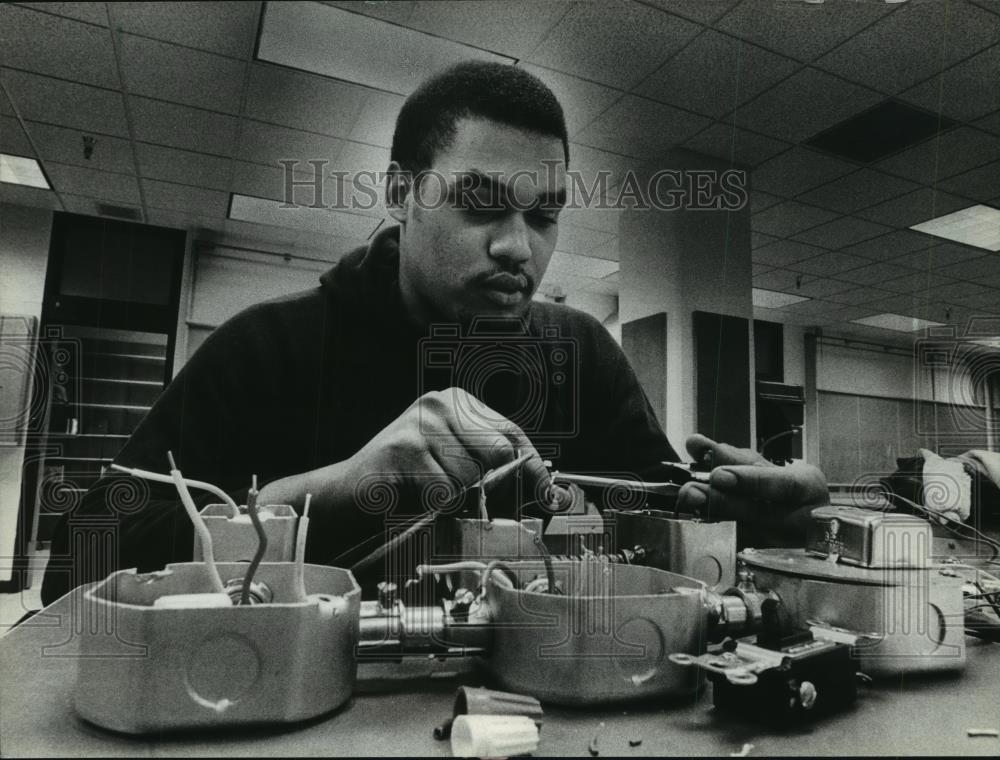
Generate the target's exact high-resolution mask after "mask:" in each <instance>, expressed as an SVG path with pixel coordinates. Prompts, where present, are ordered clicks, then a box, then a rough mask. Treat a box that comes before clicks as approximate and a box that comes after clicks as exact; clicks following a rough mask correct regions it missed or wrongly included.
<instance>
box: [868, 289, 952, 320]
mask: <svg viewBox="0 0 1000 760" xmlns="http://www.w3.org/2000/svg"><path fill="white" fill-rule="evenodd" d="M936 300H937V299H935V298H934V297H932V296H931V295H930V294H929V293H928V291H926V290H921V291H915V292H913V293H906V294H904V295H897V296H892V297H890V298H882V299H879V300H878V301H876V302H874V303H872V304H871V306H872V308H875V309H878V312H879V313H882V314H885V313H888V314H902V315H903V316H904V317H919V318H920V319H930V317H929V316H928V315H929V314H930V307H931V304H933V303H935V301H936Z"/></svg>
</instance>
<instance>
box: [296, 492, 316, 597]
mask: <svg viewBox="0 0 1000 760" xmlns="http://www.w3.org/2000/svg"><path fill="white" fill-rule="evenodd" d="M311 503H312V494H311V493H307V494H306V503H305V506H303V507H302V516H301V517H299V525H298V529H297V530H296V532H295V588H296V589H297V590H298V592H299V598H300V599H303V600H304V599H305V598H306V568H305V562H306V534H307V533H308V532H309V507H310V505H311Z"/></svg>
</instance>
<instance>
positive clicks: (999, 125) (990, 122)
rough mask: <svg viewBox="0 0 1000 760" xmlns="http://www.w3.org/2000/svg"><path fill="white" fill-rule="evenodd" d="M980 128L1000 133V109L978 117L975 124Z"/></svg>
mask: <svg viewBox="0 0 1000 760" xmlns="http://www.w3.org/2000/svg"><path fill="white" fill-rule="evenodd" d="M975 125H976V126H977V127H979V128H980V129H985V130H986V131H987V132H992V133H993V134H995V135H1000V111H994V112H993V113H991V114H990V115H989V116H984V117H983V118H981V119H978V120H977V121H976V124H975Z"/></svg>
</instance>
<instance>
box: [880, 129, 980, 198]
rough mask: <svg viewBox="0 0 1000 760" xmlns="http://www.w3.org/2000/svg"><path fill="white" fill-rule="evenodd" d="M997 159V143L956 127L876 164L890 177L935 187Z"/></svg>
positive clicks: (977, 131) (973, 130) (974, 131)
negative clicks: (896, 176)
mask: <svg viewBox="0 0 1000 760" xmlns="http://www.w3.org/2000/svg"><path fill="white" fill-rule="evenodd" d="M998 158H1000V140H998V139H997V138H996V137H995V136H993V135H989V134H987V133H986V132H980V131H979V130H978V129H971V128H969V127H956V128H955V129H952V130H950V131H948V132H945V133H944V134H942V135H939V136H938V137H936V138H933V139H930V140H926V141H924V142H922V143H920V144H919V145H916V146H914V147H912V148H910V149H909V150H904V151H903V152H902V153H897V154H896V155H894V156H890V157H889V158H886V159H883V160H882V161H879V162H878V164H877V165H876V166H877V167H878V168H879V169H883V170H885V171H887V172H890V173H891V174H898V175H900V176H902V177H907V178H908V179H912V180H915V181H917V182H921V183H923V184H925V185H934V184H936V183H937V182H938V181H939V180H941V179H944V178H945V177H951V176H954V175H956V174H959V173H961V172H965V171H968V170H969V169H972V168H975V167H977V166H981V165H982V164H987V163H989V162H991V161H995V160H996V159H998Z"/></svg>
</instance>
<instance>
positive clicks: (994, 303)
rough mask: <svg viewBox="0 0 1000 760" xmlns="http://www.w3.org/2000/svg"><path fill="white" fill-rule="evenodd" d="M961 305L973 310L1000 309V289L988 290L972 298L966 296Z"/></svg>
mask: <svg viewBox="0 0 1000 760" xmlns="http://www.w3.org/2000/svg"><path fill="white" fill-rule="evenodd" d="M962 303H963V304H964V305H965V306H970V307H973V308H977V307H979V308H983V307H992V308H994V309H997V308H1000V289H998V288H995V287H993V288H988V289H986V290H984V291H983V292H982V293H980V294H978V295H974V296H967V297H965V298H963V299H962Z"/></svg>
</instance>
